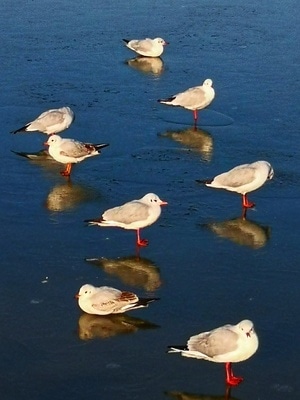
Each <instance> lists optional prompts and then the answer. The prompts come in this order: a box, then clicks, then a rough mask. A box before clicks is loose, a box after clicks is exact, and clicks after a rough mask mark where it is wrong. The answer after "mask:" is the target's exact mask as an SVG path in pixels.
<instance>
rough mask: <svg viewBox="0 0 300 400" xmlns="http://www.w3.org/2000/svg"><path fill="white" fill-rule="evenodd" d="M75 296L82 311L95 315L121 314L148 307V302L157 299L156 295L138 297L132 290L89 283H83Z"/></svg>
mask: <svg viewBox="0 0 300 400" xmlns="http://www.w3.org/2000/svg"><path fill="white" fill-rule="evenodd" d="M75 297H76V298H77V299H78V305H79V307H80V308H81V309H82V310H83V311H84V312H86V313H88V314H96V315H108V314H122V313H124V312H126V311H130V310H134V309H136V308H143V307H148V304H149V303H151V302H153V301H155V300H159V299H158V298H156V297H152V298H144V299H140V298H138V296H137V295H136V294H134V293H132V292H123V291H121V290H118V289H115V288H113V287H109V286H100V287H95V286H93V285H90V284H85V285H83V286H82V287H81V288H80V290H79V293H77V294H76V295H75Z"/></svg>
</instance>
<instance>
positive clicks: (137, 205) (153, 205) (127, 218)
mask: <svg viewBox="0 0 300 400" xmlns="http://www.w3.org/2000/svg"><path fill="white" fill-rule="evenodd" d="M166 204H168V203H167V202H166V201H163V200H161V199H160V198H159V197H158V196H157V195H156V194H154V193H148V194H146V195H145V196H144V197H142V198H141V199H139V200H132V201H129V202H128V203H125V204H123V205H122V206H119V207H114V208H110V209H109V210H107V211H105V212H104V213H103V214H102V217H100V218H98V219H91V220H86V221H85V222H88V223H89V224H90V225H99V226H116V227H119V228H123V229H132V230H136V235H137V241H136V243H137V245H138V246H147V245H148V240H147V239H141V238H140V229H141V228H145V227H146V226H150V225H152V224H153V223H154V222H156V221H157V220H158V218H159V216H160V214H161V208H160V207H161V206H163V205H166Z"/></svg>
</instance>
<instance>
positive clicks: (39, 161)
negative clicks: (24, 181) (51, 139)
mask: <svg viewBox="0 0 300 400" xmlns="http://www.w3.org/2000/svg"><path fill="white" fill-rule="evenodd" d="M11 151H12V153H14V154H16V155H18V156H20V157H23V158H26V159H27V160H29V162H30V163H31V164H33V165H37V166H39V167H42V168H44V169H45V170H48V171H53V172H54V171H55V172H56V171H57V170H59V169H60V168H61V164H60V163H58V162H57V161H55V160H54V159H53V158H52V157H51V156H50V154H49V153H48V150H46V149H41V150H39V151H36V152H29V153H28V152H25V151H14V150H11Z"/></svg>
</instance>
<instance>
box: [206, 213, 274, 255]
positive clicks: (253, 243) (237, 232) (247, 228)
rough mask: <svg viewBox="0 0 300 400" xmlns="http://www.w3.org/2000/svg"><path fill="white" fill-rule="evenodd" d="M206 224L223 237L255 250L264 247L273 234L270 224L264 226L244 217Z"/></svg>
mask: <svg viewBox="0 0 300 400" xmlns="http://www.w3.org/2000/svg"><path fill="white" fill-rule="evenodd" d="M204 226H206V227H208V228H209V229H210V230H211V231H212V232H214V233H215V234H216V235H217V236H219V237H221V238H225V239H229V240H231V241H232V242H234V243H236V244H238V245H241V246H247V247H251V248H252V249H254V250H257V249H260V248H261V247H264V246H265V245H266V244H267V242H268V240H269V238H270V234H271V228H269V227H268V226H262V225H260V224H258V223H257V222H254V221H250V220H247V219H246V218H243V217H239V218H234V219H230V220H228V221H223V222H212V223H208V224H205V225H204Z"/></svg>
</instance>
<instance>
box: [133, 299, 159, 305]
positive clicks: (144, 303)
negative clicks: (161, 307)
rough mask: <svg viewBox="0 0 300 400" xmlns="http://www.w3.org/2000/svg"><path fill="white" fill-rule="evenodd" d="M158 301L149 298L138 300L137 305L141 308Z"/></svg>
mask: <svg viewBox="0 0 300 400" xmlns="http://www.w3.org/2000/svg"><path fill="white" fill-rule="evenodd" d="M157 300H160V298H159V297H151V298H148V299H147V298H143V299H141V298H139V302H138V304H140V305H142V306H147V305H148V304H150V303H152V302H153V301H157Z"/></svg>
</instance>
